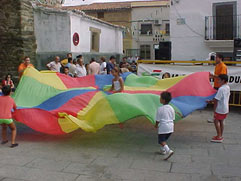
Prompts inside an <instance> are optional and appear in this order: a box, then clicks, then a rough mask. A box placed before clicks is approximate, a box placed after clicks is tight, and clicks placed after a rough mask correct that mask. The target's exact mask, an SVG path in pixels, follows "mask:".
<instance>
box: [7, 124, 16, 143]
mask: <svg viewBox="0 0 241 181" xmlns="http://www.w3.org/2000/svg"><path fill="white" fill-rule="evenodd" d="M8 126H9V128H10V129H11V131H12V140H11V143H12V145H13V144H15V139H16V134H17V129H16V126H15V124H14V123H13V122H12V123H11V124H9V125H8Z"/></svg>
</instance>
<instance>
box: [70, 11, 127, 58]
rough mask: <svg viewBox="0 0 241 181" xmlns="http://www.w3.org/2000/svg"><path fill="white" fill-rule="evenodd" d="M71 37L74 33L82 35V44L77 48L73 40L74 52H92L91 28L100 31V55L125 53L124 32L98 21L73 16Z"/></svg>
mask: <svg viewBox="0 0 241 181" xmlns="http://www.w3.org/2000/svg"><path fill="white" fill-rule="evenodd" d="M70 21H71V37H73V34H74V33H78V34H79V35H80V43H79V45H77V46H75V45H74V44H73V43H72V39H71V50H72V52H82V53H86V52H90V48H91V47H90V46H91V31H90V29H89V28H90V27H93V28H96V29H100V30H101V33H100V47H99V53H120V54H122V53H123V45H122V39H123V37H122V30H120V29H118V28H115V27H112V26H109V25H106V24H103V23H98V22H96V21H93V20H90V19H87V18H85V17H80V16H79V15H75V14H71V16H70Z"/></svg>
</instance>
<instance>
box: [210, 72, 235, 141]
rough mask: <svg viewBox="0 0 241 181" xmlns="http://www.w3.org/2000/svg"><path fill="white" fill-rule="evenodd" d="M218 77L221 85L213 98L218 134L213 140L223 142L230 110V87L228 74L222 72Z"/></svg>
mask: <svg viewBox="0 0 241 181" xmlns="http://www.w3.org/2000/svg"><path fill="white" fill-rule="evenodd" d="M218 78H219V84H220V85H221V87H220V88H219V89H218V92H217V94H216V96H215V97H214V99H213V102H214V125H215V128H216V131H217V136H214V137H213V138H212V140H211V142H216V143H222V142H223V130H224V124H223V121H224V119H225V118H226V117H227V114H228V112H229V96H230V87H229V86H228V84H227V82H228V76H227V75H226V74H220V75H219V76H218Z"/></svg>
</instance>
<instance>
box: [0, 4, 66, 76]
mask: <svg viewBox="0 0 241 181" xmlns="http://www.w3.org/2000/svg"><path fill="white" fill-rule="evenodd" d="M41 1H43V3H45V4H48V5H55V6H61V5H62V4H61V1H60V0H41ZM0 42H1V43H0V69H1V71H0V78H2V77H3V76H4V75H5V74H7V73H11V74H13V75H16V76H17V67H18V65H19V64H20V62H21V61H22V58H23V56H26V55H28V56H30V58H31V60H32V62H33V63H34V64H35V63H36V49H37V44H36V38H35V35H34V13H33V8H32V4H31V2H30V1H29V0H1V6H0Z"/></svg>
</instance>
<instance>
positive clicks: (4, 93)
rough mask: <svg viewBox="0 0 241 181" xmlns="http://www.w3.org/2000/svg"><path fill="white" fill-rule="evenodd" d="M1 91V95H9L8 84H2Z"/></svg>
mask: <svg viewBox="0 0 241 181" xmlns="http://www.w3.org/2000/svg"><path fill="white" fill-rule="evenodd" d="M2 93H3V95H5V96H8V95H10V93H11V87H10V86H9V85H6V86H3V88H2Z"/></svg>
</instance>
